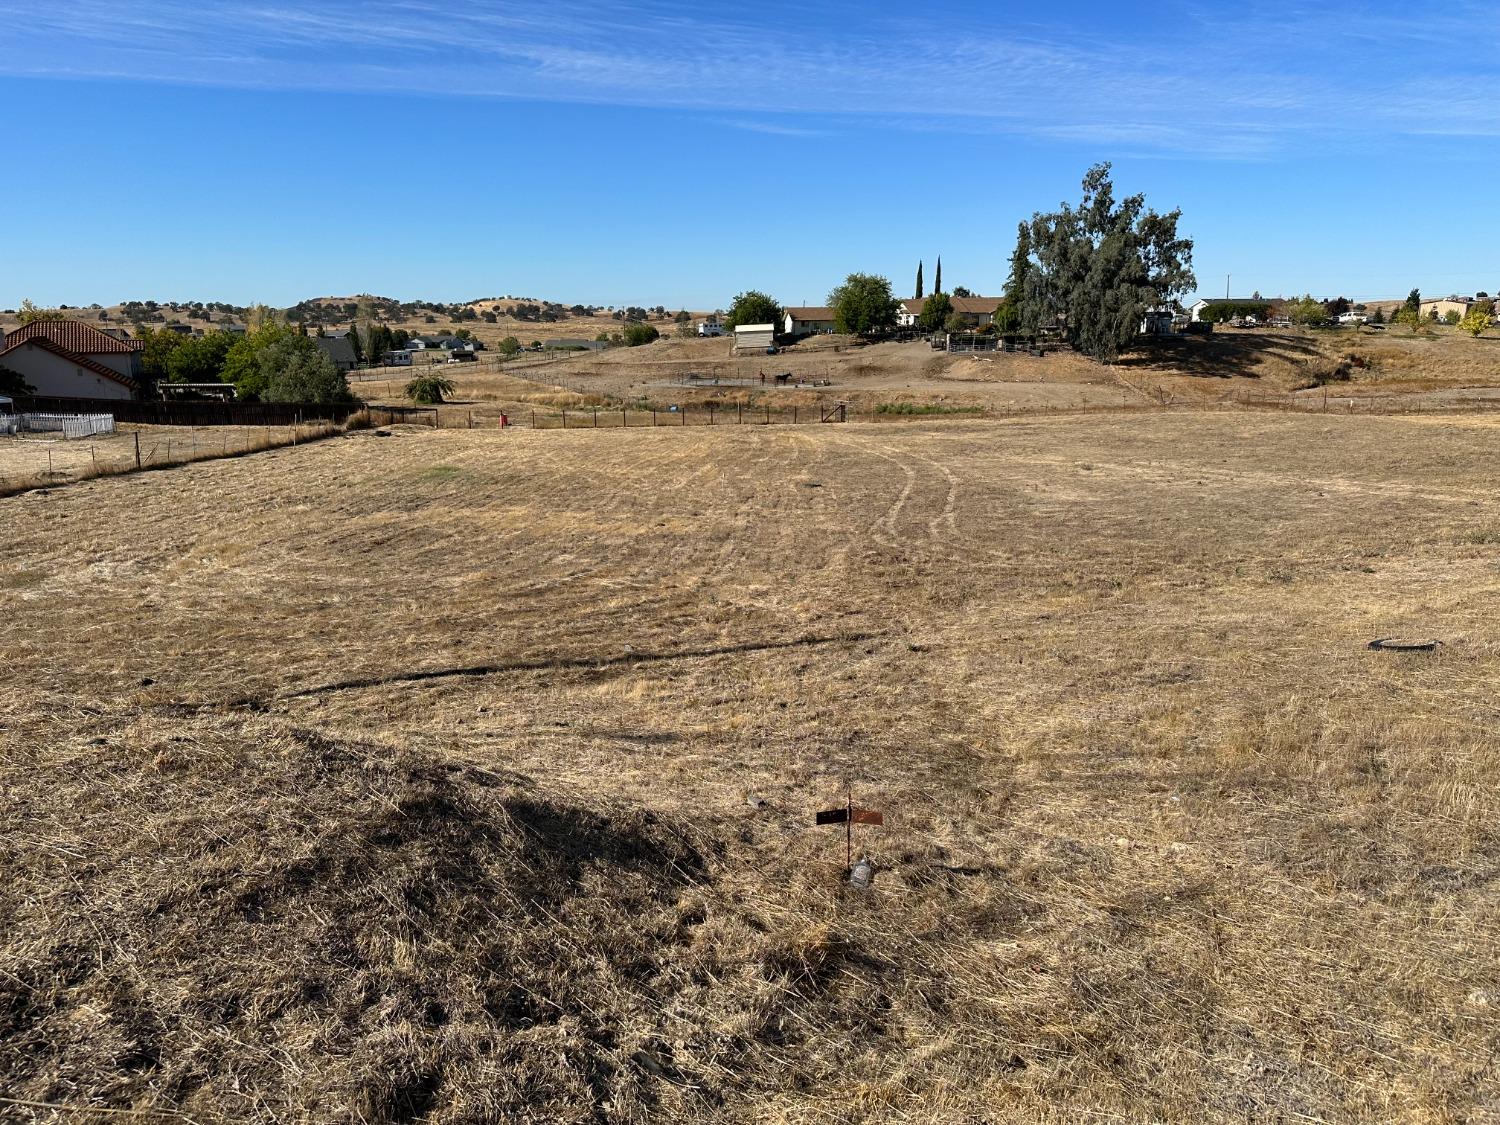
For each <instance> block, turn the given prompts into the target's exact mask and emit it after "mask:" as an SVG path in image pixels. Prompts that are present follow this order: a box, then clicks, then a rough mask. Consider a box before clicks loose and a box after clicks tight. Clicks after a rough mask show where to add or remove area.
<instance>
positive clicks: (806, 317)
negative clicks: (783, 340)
mask: <svg viewBox="0 0 1500 1125" xmlns="http://www.w3.org/2000/svg"><path fill="white" fill-rule="evenodd" d="M833 330H834V316H833V310H832V309H830V308H823V307H821V306H816V305H804V306H799V307H796V308H790V309H787V310H786V313H785V315H784V316H783V317H782V321H781V331H782V334H783V335H786V336H812V335H814V334H816V333H820V332H832V331H833Z"/></svg>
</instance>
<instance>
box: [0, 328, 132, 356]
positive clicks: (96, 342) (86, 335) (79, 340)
mask: <svg viewBox="0 0 1500 1125" xmlns="http://www.w3.org/2000/svg"><path fill="white" fill-rule="evenodd" d="M39 338H40V339H47V340H51V341H52V342H53V343H54V344H58V345H60V346H61V347H64V348H67V349H68V351H70V352H75V353H77V354H78V355H106V354H119V353H121V352H138V351H140V350H141V349H142V348H143V347H144V346H145V345H143V344H142V343H141V342H140V341H139V340H121V339H119V338H117V337H115V336H111V335H109V334H108V333H106V332H101V331H99V329H97V328H95V327H93V326H92V325H89V324H84V323H83V322H82V321H79V320H33V321H32V322H31V323H30V324H23V325H21V327H20V328H17V329H16V330H15V331H14V332H11V333H9V334H7V335H6V337H5V342H4V343H3V344H0V354H3V353H4V352H8V351H10V349H11V348H13V347H15V346H16V345H17V344H23V343H25V342H26V341H27V340H36V339H39Z"/></svg>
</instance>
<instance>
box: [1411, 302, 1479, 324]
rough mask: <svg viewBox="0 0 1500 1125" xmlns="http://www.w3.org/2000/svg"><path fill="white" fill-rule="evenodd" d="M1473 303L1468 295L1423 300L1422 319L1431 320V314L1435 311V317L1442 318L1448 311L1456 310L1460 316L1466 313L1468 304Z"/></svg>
mask: <svg viewBox="0 0 1500 1125" xmlns="http://www.w3.org/2000/svg"><path fill="white" fill-rule="evenodd" d="M1473 303H1474V302H1473V301H1471V300H1470V299H1469V298H1468V297H1446V298H1444V299H1442V300H1439V301H1423V302H1422V319H1424V320H1431V319H1433V314H1434V313H1436V314H1437V319H1438V320H1442V319H1443V318H1444V317H1445V316H1447V315H1448V314H1449V313H1450V312H1456V313H1457V314H1458V315H1459V316H1460V317H1464V316H1467V315H1468V312H1469V306H1470V305H1472V304H1473Z"/></svg>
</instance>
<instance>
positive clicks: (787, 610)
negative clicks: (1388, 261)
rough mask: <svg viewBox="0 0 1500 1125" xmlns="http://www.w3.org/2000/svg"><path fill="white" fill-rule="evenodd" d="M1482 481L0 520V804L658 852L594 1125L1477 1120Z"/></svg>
mask: <svg viewBox="0 0 1500 1125" xmlns="http://www.w3.org/2000/svg"><path fill="white" fill-rule="evenodd" d="M1497 451H1500V426H1497V425H1496V424H1494V423H1493V422H1491V421H1490V420H1489V419H1486V418H1470V417H1458V418H1443V419H1427V418H1413V419H1395V418H1364V417H1353V418H1340V417H1280V416H1244V415H1222V414H1213V415H1207V414H1205V415H1193V414H1183V415H1170V416H1150V417H1116V418H1110V417H1095V418H1082V419H1066V418H1058V419H1044V420H1034V421H1016V422H1006V423H991V424H968V423H954V422H951V421H945V422H943V423H941V424H934V425H925V424H920V423H912V424H908V425H903V426H901V427H864V426H856V425H847V426H835V425H830V426H826V427H801V428H797V429H792V428H776V427H770V428H760V429H757V428H752V427H745V428H743V429H740V428H726V429H721V430H714V431H709V430H695V429H687V430H682V429H663V430H639V431H632V432H619V431H609V430H600V431H587V430H585V431H570V432H567V433H562V432H537V433H531V432H509V433H496V432H492V431H475V432H466V431H436V432H433V431H415V430H410V431H409V430H399V429H398V430H397V432H396V436H394V437H390V438H380V437H377V436H375V435H373V434H370V433H361V434H356V435H351V436H349V437H348V438H346V439H340V440H333V441H329V442H324V443H321V444H318V445H314V446H309V447H304V448H299V449H288V450H283V451H279V452H276V453H271V454H266V455H262V456H258V457H254V458H247V459H244V460H239V461H230V462H212V463H204V464H199V465H195V466H192V467H188V468H184V469H180V470H172V471H167V472H161V473H152V474H146V475H143V476H139V477H130V478H122V479H115V480H106V481H99V482H93V483H88V484H84V485H78V486H73V487H69V488H66V489H60V490H54V491H51V492H47V493H32V494H27V495H24V496H20V497H16V498H13V499H10V500H5V501H0V506H3V510H4V520H5V526H6V529H7V533H6V539H5V542H4V545H3V546H0V595H3V598H4V604H5V605H6V608H7V618H8V625H7V640H6V645H7V654H8V660H7V670H6V690H5V692H4V693H0V726H3V728H4V729H3V730H0V764H3V768H4V769H5V773H4V774H3V775H0V785H3V789H0V793H3V795H4V796H5V797H6V799H7V800H8V802H9V804H10V807H11V808H12V809H13V810H14V809H16V808H21V807H25V808H27V809H30V810H31V812H30V813H29V815H31V816H40V815H42V814H40V813H37V812H36V810H37V809H39V808H45V807H46V806H47V802H48V797H47V791H46V790H47V785H48V770H49V763H54V764H55V765H56V768H62V766H61V764H62V763H76V762H78V761H81V760H85V759H93V758H103V759H106V760H110V761H114V760H115V759H116V758H118V759H119V761H120V762H121V763H122V764H121V767H120V768H122V769H124V768H126V767H127V765H128V763H131V762H135V761H137V760H143V759H146V758H149V756H150V754H152V753H159V752H161V750H162V748H163V747H167V748H168V749H170V745H169V744H170V743H171V740H173V739H176V740H185V741H188V742H191V741H192V740H194V739H203V738H207V737H209V735H210V734H211V735H212V737H213V738H215V739H230V738H239V739H241V740H243V741H245V742H246V743H247V744H249V743H253V742H254V741H255V740H256V739H269V738H271V737H272V736H273V735H275V734H276V732H284V731H288V730H296V731H301V732H309V731H310V732H315V733H316V734H317V735H319V736H320V737H326V738H329V739H348V740H357V741H359V742H360V743H361V744H363V745H367V746H374V747H387V748H390V750H391V752H393V753H394V752H395V751H397V750H398V749H399V750H401V751H403V752H405V751H407V750H410V749H412V748H417V749H420V750H421V751H422V752H423V753H427V754H430V755H432V756H433V757H434V758H435V759H437V760H444V761H451V762H454V763H458V764H462V765H464V766H466V767H468V766H472V767H478V768H483V769H491V770H497V771H503V772H504V774H505V775H506V776H511V777H518V778H524V779H526V781H527V783H528V784H534V785H537V786H541V787H543V788H545V789H546V790H547V791H548V792H556V793H566V794H568V795H569V799H570V800H571V801H573V802H574V803H575V804H579V805H581V806H587V805H589V804H590V803H591V802H597V803H598V805H599V807H600V808H628V809H636V810H644V811H647V812H649V813H652V814H655V815H659V816H662V817H665V818H669V819H670V820H671V821H673V822H674V823H681V824H685V825H691V826H693V830H694V831H699V832H702V833H705V834H706V836H707V838H709V839H711V840H712V841H713V845H714V846H713V847H712V848H711V849H709V850H708V854H711V856H712V859H711V862H710V864H709V868H708V874H707V876H706V878H705V879H704V880H703V882H702V884H701V886H698V887H697V888H696V889H695V890H694V891H693V892H692V897H693V908H692V913H693V917H694V919H695V922H694V931H693V936H692V938H691V940H688V939H684V941H685V942H686V943H687V944H685V945H683V946H682V947H681V948H678V947H673V948H670V949H663V950H662V951H661V952H660V954H659V959H658V963H657V964H656V965H655V966H654V968H653V969H652V971H653V972H656V973H657V974H658V977H657V978H653V979H658V980H666V979H668V978H670V979H671V980H672V981H673V982H674V983H673V984H672V987H671V989H670V990H668V991H670V993H671V994H672V995H674V996H675V997H676V999H675V1000H673V1001H672V1002H671V1003H670V1004H666V1003H665V1002H663V1003H660V1004H651V1005H648V1006H647V1007H646V1008H644V1009H642V1010H641V1013H639V1019H641V1020H642V1021H645V1022H646V1023H651V1024H652V1026H653V1027H654V1029H655V1030H653V1031H651V1033H650V1034H651V1035H654V1036H656V1037H657V1038H659V1039H660V1040H661V1041H662V1042H667V1043H671V1044H675V1048H674V1051H675V1053H674V1056H673V1064H672V1066H673V1069H672V1070H671V1071H670V1073H669V1074H668V1075H667V1077H662V1076H661V1075H658V1074H656V1072H655V1069H653V1067H651V1066H647V1067H646V1070H645V1071H643V1072H641V1074H639V1075H637V1077H638V1079H639V1081H640V1082H641V1083H643V1084H644V1085H643V1087H642V1090H640V1091H637V1093H636V1094H633V1095H632V1097H636V1098H638V1099H639V1100H638V1101H619V1102H618V1103H617V1104H616V1111H615V1112H616V1116H617V1117H620V1118H621V1119H629V1118H633V1117H639V1118H640V1119H646V1118H647V1117H651V1116H653V1115H655V1116H657V1117H675V1118H684V1119H698V1118H701V1119H744V1120H752V1119H767V1118H772V1119H785V1120H797V1121H802V1120H807V1121H812V1120H872V1119H874V1120H879V1119H888V1120H960V1119H973V1120H979V1119H1007V1120H1011V1119H1013V1120H1038V1119H1056V1120H1080V1119H1087V1118H1089V1117H1090V1116H1097V1117H1098V1118H1099V1119H1105V1118H1107V1117H1110V1116H1111V1115H1115V1116H1121V1117H1125V1118H1128V1119H1139V1118H1172V1119H1189V1118H1197V1119H1217V1120H1239V1119H1245V1118H1247V1117H1248V1118H1271V1119H1299V1118H1303V1117H1306V1118H1324V1119H1355V1118H1371V1117H1379V1118H1385V1119H1395V1118H1401V1119H1426V1120H1463V1119H1480V1120H1484V1119H1486V1118H1485V1116H1484V1115H1485V1114H1487V1113H1488V1114H1496V1113H1500V1102H1497V1101H1496V1100H1495V1099H1496V1094H1495V1091H1496V1089H1500V1070H1497V1061H1496V1060H1497V1056H1496V1049H1497V1044H1500V970H1497V968H1496V965H1497V963H1500V893H1497V884H1496V874H1497V871H1500V866H1497V864H1500V829H1497V820H1496V816H1495V813H1496V807H1497V801H1496V793H1497V788H1496V786H1497V783H1500V738H1497V736H1496V734H1495V729H1496V727H1495V723H1496V719H1497V705H1496V702H1495V690H1494V685H1495V684H1496V683H1497V682H1500V644H1497V639H1496V638H1497V630H1500V608H1497V607H1500V601H1497V598H1496V595H1497V593H1500V493H1497V491H1496V487H1495V486H1496V471H1495V465H1496V453H1497ZM1391 635H1399V636H1403V637H1413V638H1425V637H1433V638H1439V639H1441V640H1443V641H1444V642H1445V643H1444V646H1443V647H1442V648H1441V649H1440V650H1439V651H1438V652H1437V653H1435V654H1432V655H1425V654H1424V655H1412V656H1403V655H1396V654H1388V653H1375V652H1370V651H1368V650H1367V648H1366V644H1367V642H1368V641H1370V640H1371V639H1373V638H1376V637H1383V636H1391ZM846 787H852V788H853V791H854V794H855V797H856V800H857V801H858V802H859V803H862V804H866V805H868V806H871V807H875V808H879V809H882V810H883V811H884V812H885V814H886V827H885V828H884V829H872V830H868V831H867V832H866V833H865V834H864V837H863V840H862V842H861V846H862V847H864V848H868V849H869V850H870V853H871V854H872V856H873V857H874V858H875V859H876V861H877V863H878V864H879V865H880V867H881V873H880V875H879V877H878V879H877V882H876V886H875V889H874V890H873V891H872V892H871V893H870V894H869V895H867V896H863V897H860V896H849V895H847V894H844V893H841V892H840V891H839V890H838V888H837V873H838V869H839V867H840V866H841V865H842V862H843V855H842V841H841V839H839V838H837V837H836V836H835V835H834V834H832V833H830V832H829V831H828V830H814V829H812V828H811V827H810V825H811V821H812V814H813V812H814V811H815V810H816V809H818V808H822V807H825V806H827V805H831V804H837V803H840V802H841V801H842V799H843V795H844V793H845V790H846ZM748 797H758V798H763V799H764V801H765V802H766V803H765V807H763V808H756V807H752V805H751V804H750V803H747V798H748ZM46 816H47V817H51V820H49V821H48V823H51V824H53V825H54V826H58V825H64V826H65V824H66V817H65V816H64V815H63V814H62V813H58V812H54V813H47V814H46ZM57 831H58V832H63V831H64V829H63V828H57ZM53 838H54V839H58V838H60V837H57V836H54V837H53ZM90 847H91V845H90V842H89V841H88V840H86V839H76V840H73V841H71V844H70V845H69V847H68V849H67V851H66V854H65V855H64V858H62V859H61V860H57V861H56V863H57V864H59V865H60V869H61V870H62V871H63V872H64V873H66V872H67V871H68V870H69V869H70V868H71V867H73V866H74V865H79V866H86V865H87V863H89V862H90V860H88V859H86V858H82V857H86V856H88V855H89V849H90ZM73 854H76V855H77V856H79V857H80V858H78V859H68V858H66V856H67V855H73ZM57 875H58V871H57V870H54V871H53V877H57ZM38 877H40V876H38ZM20 893H22V892H21V891H19V890H18V889H17V888H16V886H15V885H13V886H12V887H11V888H10V889H8V890H0V905H3V904H4V899H5V896H6V895H8V894H9V895H12V896H14V895H18V894H20ZM598 893H599V894H600V895H604V896H607V895H608V894H609V889H608V887H607V886H606V887H604V888H602V889H600V890H599V891H598ZM700 915H701V917H700ZM8 916H9V917H12V918H15V919H21V920H22V921H23V922H24V924H25V925H36V924H37V923H36V921H35V919H34V918H32V916H30V915H27V914H26V913H25V911H24V910H23V909H22V908H21V907H20V906H18V905H16V903H15V902H12V903H11V904H10V905H9V910H8ZM12 932H13V933H14V932H15V930H14V929H13V931H12ZM24 936H25V935H24V934H23V935H22V936H21V937H18V938H17V939H16V940H17V941H21V940H23V939H24ZM594 940H596V941H597V942H598V950H597V955H598V957H600V958H603V959H605V960H607V959H608V958H609V957H610V942H609V939H608V936H607V935H603V934H600V935H595V939H594ZM689 956H691V958H693V959H694V960H693V961H692V964H693V966H694V968H693V970H692V971H689V970H687V969H685V968H683V965H684V964H686V962H685V961H683V960H682V959H684V958H689ZM768 966H769V968H768ZM0 967H3V963H0ZM673 973H676V974H677V975H675V976H674V975H672V974H673ZM778 973H779V974H780V975H777V974H778ZM662 987H665V986H662ZM601 1002H602V1001H601ZM632 1018H636V1017H632ZM653 1021H655V1022H653ZM710 1029H712V1035H710ZM726 1029H730V1030H726ZM643 1034H644V1033H643ZM497 1036H498V1038H497V1039H496V1041H495V1042H496V1043H497V1044H498V1045H492V1046H493V1049H494V1050H496V1051H499V1050H502V1049H503V1045H504V1042H505V1040H504V1035H503V1034H500V1033H498V1032H497ZM653 1041H654V1040H653ZM486 1042H488V1040H486ZM294 1049H295V1048H294ZM604 1049H605V1048H601V1050H604ZM631 1057H633V1056H630V1055H629V1053H628V1052H627V1053H626V1055H625V1056H623V1059H624V1061H621V1062H620V1063H619V1065H620V1066H621V1067H626V1068H628V1067H629V1066H632V1065H635V1064H631V1063H630V1062H629V1058H631ZM3 1058H4V1056H3V1054H0V1060H3ZM299 1059H300V1061H303V1062H308V1060H307V1059H305V1058H301V1057H300V1056H299ZM308 1065H311V1063H310V1062H308ZM636 1069H637V1070H639V1067H637V1068H636ZM447 1081H448V1085H447V1086H445V1087H442V1088H441V1089H442V1092H441V1093H440V1094H439V1095H434V1096H435V1098H436V1100H435V1102H434V1106H433V1108H432V1109H431V1110H430V1119H432V1120H438V1121H446V1120H454V1121H457V1120H468V1119H469V1118H465V1117H463V1116H462V1114H461V1112H460V1109H459V1108H458V1107H459V1106H460V1105H461V1101H462V1097H461V1095H462V1084H463V1081H464V1079H463V1078H462V1077H461V1075H460V1073H459V1071H458V1070H457V1069H450V1071H449V1078H448V1080H447ZM280 1082H281V1085H279V1086H276V1087H275V1089H274V1091H272V1092H271V1093H267V1094H266V1095H265V1097H266V1098H267V1099H268V1100H267V1101H266V1103H265V1104H267V1105H270V1106H272V1107H273V1108H274V1107H275V1106H277V1105H280V1106H281V1107H282V1111H284V1112H295V1111H296V1109H297V1107H299V1106H304V1107H305V1104H306V1103H304V1102H303V1101H300V1100H299V1098H300V1097H301V1094H300V1093H299V1087H298V1085H297V1080H296V1079H295V1078H292V1077H283V1078H282V1079H280ZM44 1087H45V1084H43V1083H40V1082H39V1081H38V1084H36V1085H34V1086H32V1087H27V1089H29V1090H31V1092H32V1094H33V1095H35V1094H36V1091H37V1090H42V1089H44ZM646 1087H649V1088H650V1089H649V1090H647V1089H646ZM632 1088H633V1089H634V1087H632ZM52 1090H53V1088H52V1087H45V1090H44V1092H51V1091H52ZM202 1096H203V1097H208V1096H209V1095H207V1094H204V1095H202ZM277 1098H280V1099H282V1100H281V1101H279V1102H278V1101H277V1100H276V1099H277ZM557 1099H560V1100H558V1101H556V1102H555V1103H553V1104H554V1109H556V1110H557V1112H560V1113H561V1112H564V1111H566V1112H569V1113H576V1114H582V1115H584V1116H587V1113H588V1112H590V1107H589V1106H586V1105H585V1106H580V1105H578V1104H575V1103H574V1102H573V1101H570V1100H569V1099H568V1098H567V1097H564V1096H563V1095H557ZM543 1103H544V1104H546V1102H545V1099H543ZM123 1104H144V1103H123ZM163 1104H183V1105H190V1104H193V1103H191V1100H190V1099H187V1097H186V1095H184V1096H183V1099H182V1100H181V1101H180V1102H170V1101H169V1102H168V1103H163ZM203 1104H207V1105H210V1106H212V1105H221V1104H222V1103H218V1102H213V1101H209V1102H206V1103H203ZM612 1104H615V1103H612ZM558 1106H562V1107H563V1108H561V1109H559V1108H557V1107H558ZM631 1107H634V1108H631ZM200 1108H201V1105H200ZM592 1109H593V1110H596V1111H597V1110H598V1109H599V1107H598V1105H595V1106H594V1107H592ZM985 1115H988V1116H987V1117H986V1116H985ZM375 1116H376V1117H378V1116H379V1115H378V1114H376V1115H375ZM372 1119H374V1118H372ZM391 1119H392V1120H395V1119H398V1118H397V1117H394V1116H393V1117H391Z"/></svg>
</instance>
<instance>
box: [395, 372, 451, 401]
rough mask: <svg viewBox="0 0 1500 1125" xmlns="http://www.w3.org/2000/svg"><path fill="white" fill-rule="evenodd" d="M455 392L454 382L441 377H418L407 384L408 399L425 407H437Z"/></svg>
mask: <svg viewBox="0 0 1500 1125" xmlns="http://www.w3.org/2000/svg"><path fill="white" fill-rule="evenodd" d="M453 391H454V386H453V380H452V379H445V378H444V377H443V376H441V375H418V376H417V377H416V378H415V379H413V380H412V381H411V382H409V383H407V384H406V397H407V398H409V399H411V400H412V402H419V403H421V404H422V405H424V406H436V405H437V404H438V403H440V402H442V401H443V396H444V395H451V394H452V393H453Z"/></svg>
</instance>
